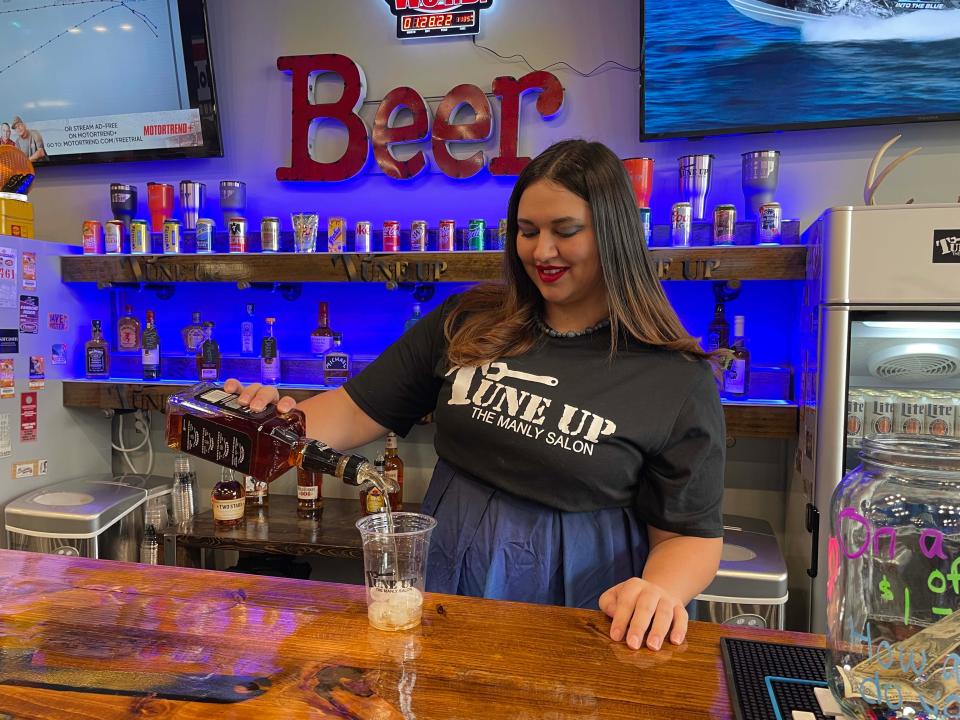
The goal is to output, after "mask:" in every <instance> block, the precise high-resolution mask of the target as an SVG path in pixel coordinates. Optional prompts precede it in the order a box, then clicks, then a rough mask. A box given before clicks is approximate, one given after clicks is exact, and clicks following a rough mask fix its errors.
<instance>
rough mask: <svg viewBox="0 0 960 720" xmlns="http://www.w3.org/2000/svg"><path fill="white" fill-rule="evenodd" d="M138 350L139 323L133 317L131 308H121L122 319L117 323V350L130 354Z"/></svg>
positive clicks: (130, 306) (128, 306) (129, 306)
mask: <svg viewBox="0 0 960 720" xmlns="http://www.w3.org/2000/svg"><path fill="white" fill-rule="evenodd" d="M139 349H140V321H139V320H137V318H136V317H134V315H133V306H132V305H126V306H124V308H123V317H121V318H120V319H119V320H118V321H117V350H120V351H122V352H132V351H136V350H139Z"/></svg>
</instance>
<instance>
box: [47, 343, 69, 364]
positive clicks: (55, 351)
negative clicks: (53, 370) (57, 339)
mask: <svg viewBox="0 0 960 720" xmlns="http://www.w3.org/2000/svg"><path fill="white" fill-rule="evenodd" d="M50 364H51V365H66V364H67V346H66V345H64V344H63V343H54V344H53V345H51V346H50Z"/></svg>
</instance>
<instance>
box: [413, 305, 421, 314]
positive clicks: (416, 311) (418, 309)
mask: <svg viewBox="0 0 960 720" xmlns="http://www.w3.org/2000/svg"><path fill="white" fill-rule="evenodd" d="M413 314H414V315H419V314H420V303H414V304H413Z"/></svg>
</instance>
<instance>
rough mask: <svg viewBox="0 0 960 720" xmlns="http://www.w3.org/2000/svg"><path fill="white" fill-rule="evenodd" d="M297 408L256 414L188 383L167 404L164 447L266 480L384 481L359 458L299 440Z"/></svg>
mask: <svg viewBox="0 0 960 720" xmlns="http://www.w3.org/2000/svg"><path fill="white" fill-rule="evenodd" d="M305 429H306V419H305V418H304V415H303V413H302V412H300V411H299V410H291V411H290V412H288V413H284V414H282V415H281V414H279V413H277V409H276V407H275V406H274V405H268V406H267V407H266V408H265V409H263V410H261V411H260V412H253V411H252V410H250V408H249V407H242V406H241V405H239V404H238V403H237V395H234V394H232V393H228V392H224V391H223V390H222V389H221V388H219V387H217V386H216V385H213V384H211V383H201V384H199V385H194V386H193V387H192V388H190V389H189V390H185V391H183V392H182V393H178V394H176V395H171V396H170V399H169V400H167V445H169V446H170V447H171V448H174V449H176V450H179V451H180V452H184V453H188V454H190V455H194V456H196V457H199V458H203V459H204V460H209V461H210V462H213V463H216V464H217V465H220V466H222V467H226V468H230V469H231V470H236V471H237V472H239V473H243V474H244V475H252V476H253V477H254V478H256V479H257V480H263V481H266V482H272V481H273V480H275V479H277V478H278V477H279V476H280V475H282V474H283V473H285V472H286V471H287V470H289V469H291V468H295V467H299V468H303V469H304V470H310V471H312V472H315V473H326V474H328V475H333V476H334V477H338V478H340V479H341V480H343V481H344V482H345V483H347V484H349V485H360V484H362V483H364V482H366V481H368V480H369V481H371V482H373V483H374V484H379V485H382V484H383V482H384V480H383V478H382V476H381V475H379V474H378V473H377V472H376V471H375V470H374V468H373V466H372V465H371V464H370V463H369V462H368V461H367V460H366V459H365V458H362V457H360V456H359V455H344V454H343V453H339V452H337V451H336V450H334V449H333V448H331V447H329V446H327V445H324V444H323V443H322V442H320V441H318V440H310V439H308V438H306V437H304V432H305Z"/></svg>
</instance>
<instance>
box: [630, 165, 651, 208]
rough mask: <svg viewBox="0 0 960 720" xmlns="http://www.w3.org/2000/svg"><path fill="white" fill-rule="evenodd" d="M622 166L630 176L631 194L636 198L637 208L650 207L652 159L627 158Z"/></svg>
mask: <svg viewBox="0 0 960 720" xmlns="http://www.w3.org/2000/svg"><path fill="white" fill-rule="evenodd" d="M623 166H624V167H625V168H626V169H627V175H629V176H630V183H631V184H632V185H633V192H634V194H635V195H636V196H637V207H638V208H642V207H644V208H648V207H650V193H651V192H652V191H653V158H647V157H642V158H627V159H626V160H624V161H623Z"/></svg>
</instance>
